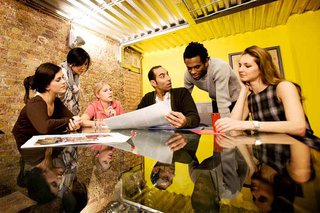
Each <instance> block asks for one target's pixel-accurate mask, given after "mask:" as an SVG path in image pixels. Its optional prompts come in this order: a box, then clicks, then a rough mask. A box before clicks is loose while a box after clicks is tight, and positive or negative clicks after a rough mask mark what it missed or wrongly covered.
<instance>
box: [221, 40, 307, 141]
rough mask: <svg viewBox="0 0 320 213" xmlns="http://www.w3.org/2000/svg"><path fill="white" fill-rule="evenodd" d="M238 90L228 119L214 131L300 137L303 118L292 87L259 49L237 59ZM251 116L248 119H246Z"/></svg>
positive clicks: (255, 48)
mask: <svg viewBox="0 0 320 213" xmlns="http://www.w3.org/2000/svg"><path fill="white" fill-rule="evenodd" d="M239 78H240V81H241V92H240V95H239V98H238V100H237V103H236V105H235V107H234V109H233V111H232V113H231V115H230V118H222V119H219V120H218V121H217V122H216V124H215V125H216V130H217V131H219V132H222V133H224V132H228V131H231V130H254V131H260V132H276V133H288V134H291V135H296V136H304V135H305V132H306V127H307V125H306V120H305V114H304V111H303V107H302V104H301V101H300V96H299V93H298V91H297V88H296V86H295V85H294V84H293V83H292V82H289V81H285V80H283V79H282V78H281V76H280V73H279V72H278V70H277V69H276V66H275V65H274V63H273V62H272V57H271V55H270V54H269V53H268V52H267V51H266V50H265V49H263V48H260V47H257V46H251V47H248V48H247V49H245V50H244V52H243V53H242V55H241V58H240V62H239ZM248 116H251V120H246V121H245V119H246V118H248Z"/></svg>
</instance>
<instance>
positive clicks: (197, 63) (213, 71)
mask: <svg viewBox="0 0 320 213" xmlns="http://www.w3.org/2000/svg"><path fill="white" fill-rule="evenodd" d="M183 60H184V63H185V64H186V67H187V71H186V73H185V75H184V87H185V88H186V89H188V90H189V92H190V93H191V92H192V90H193V87H194V85H196V86H197V87H198V88H199V89H201V90H204V91H207V92H208V93H209V97H210V98H211V99H212V111H213V112H219V113H220V116H221V117H227V116H229V115H230V112H231V110H232V108H233V106H234V105H235V103H236V101H237V99H238V96H239V93H240V83H239V81H238V78H237V76H236V74H235V72H233V70H232V69H231V67H230V66H229V64H227V63H226V62H225V61H223V60H221V59H218V58H210V57H209V56H208V51H207V49H206V48H205V47H204V46H203V44H200V43H198V42H191V43H189V45H188V46H187V47H186V49H185V51H184V53H183Z"/></svg>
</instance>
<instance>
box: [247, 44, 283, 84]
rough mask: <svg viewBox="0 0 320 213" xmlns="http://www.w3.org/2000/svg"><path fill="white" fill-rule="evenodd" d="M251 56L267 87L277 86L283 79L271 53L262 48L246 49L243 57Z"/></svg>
mask: <svg viewBox="0 0 320 213" xmlns="http://www.w3.org/2000/svg"><path fill="white" fill-rule="evenodd" d="M246 54H248V55H250V56H252V57H254V61H255V62H256V64H257V65H258V67H259V69H260V74H261V75H260V76H261V80H262V82H263V83H264V84H266V85H277V84H278V83H280V82H281V81H282V80H283V79H282V77H281V76H280V73H279V71H278V69H277V67H276V65H275V64H274V63H273V61H272V57H271V55H270V53H269V52H268V51H267V50H266V49H263V48H261V47H258V46H251V47H248V48H246V49H245V50H244V51H243V53H242V55H246Z"/></svg>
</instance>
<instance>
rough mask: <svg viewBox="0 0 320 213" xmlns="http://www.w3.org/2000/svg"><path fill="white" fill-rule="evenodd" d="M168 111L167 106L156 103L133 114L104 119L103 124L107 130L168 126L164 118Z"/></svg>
mask: <svg viewBox="0 0 320 213" xmlns="http://www.w3.org/2000/svg"><path fill="white" fill-rule="evenodd" d="M170 111H171V109H170V108H169V107H168V106H167V105H165V104H163V103H156V104H153V105H151V106H148V107H145V108H142V109H139V110H135V111H133V112H128V113H125V114H122V115H118V116H115V117H111V118H107V119H104V122H105V123H106V124H107V127H106V128H109V129H144V128H148V127H151V126H159V125H167V124H169V123H168V121H167V120H166V119H165V118H164V116H165V115H167V114H168V113H169V112H170Z"/></svg>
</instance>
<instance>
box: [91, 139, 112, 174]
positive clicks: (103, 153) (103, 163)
mask: <svg viewBox="0 0 320 213" xmlns="http://www.w3.org/2000/svg"><path fill="white" fill-rule="evenodd" d="M90 149H92V150H97V153H96V154H95V156H94V163H95V165H96V167H97V169H98V170H100V171H107V170H108V169H109V168H110V166H111V163H112V161H113V154H114V148H113V147H111V146H105V145H94V146H91V147H90Z"/></svg>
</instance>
